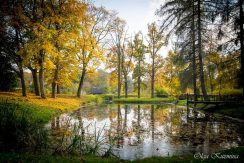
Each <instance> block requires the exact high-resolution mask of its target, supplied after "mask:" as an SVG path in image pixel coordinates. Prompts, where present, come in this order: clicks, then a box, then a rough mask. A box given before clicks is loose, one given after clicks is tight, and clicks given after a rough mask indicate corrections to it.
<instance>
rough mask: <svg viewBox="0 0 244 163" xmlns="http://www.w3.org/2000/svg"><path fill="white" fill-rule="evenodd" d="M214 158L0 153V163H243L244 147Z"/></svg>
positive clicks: (222, 152) (221, 153)
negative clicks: (120, 157) (137, 158)
mask: <svg viewBox="0 0 244 163" xmlns="http://www.w3.org/2000/svg"><path fill="white" fill-rule="evenodd" d="M217 153H219V154H218V156H220V157H216V155H215V154H210V155H208V158H204V159H201V158H199V157H194V155H188V156H172V157H150V158H145V159H141V160H135V161H127V160H119V159H117V158H102V157H95V156H81V157H70V156H51V155H32V154H19V153H18V154H17V153H0V162H39V163H42V162H43V163H44V162H71V163H76V162H86V163H97V162H99V163H119V162H125V163H162V162H166V163H167V162H169V163H171V162H185V163H188V162H193V163H199V162H204V163H209V162H210V163H211V162H213V163H225V162H226V163H228V162H244V147H237V148H232V149H228V150H223V151H220V152H217ZM227 155H235V156H238V158H237V159H228V158H226V157H228V156H227Z"/></svg>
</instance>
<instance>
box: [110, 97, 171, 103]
mask: <svg viewBox="0 0 244 163" xmlns="http://www.w3.org/2000/svg"><path fill="white" fill-rule="evenodd" d="M114 102H119V103H152V104H155V103H156V104H157V103H161V102H174V100H173V99H170V98H158V97H157V98H148V97H142V98H136V97H130V98H120V99H117V98H116V99H114Z"/></svg>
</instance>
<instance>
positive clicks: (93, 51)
mask: <svg viewBox="0 0 244 163" xmlns="http://www.w3.org/2000/svg"><path fill="white" fill-rule="evenodd" d="M88 14H89V17H88V18H87V19H84V20H83V21H82V26H83V29H82V32H81V33H82V38H81V41H80V45H79V48H80V49H81V50H80V52H79V53H78V54H77V57H78V60H79V63H80V68H81V75H80V81H79V86H78V90H77V97H80V95H81V90H82V86H83V82H84V79H85V75H86V74H87V72H88V71H89V69H90V68H94V67H95V66H97V65H99V62H100V61H101V60H102V59H103V55H102V54H103V52H102V50H101V47H103V46H105V44H106V43H107V42H106V41H104V40H105V39H106V37H107V35H108V34H109V32H110V31H111V29H112V24H113V21H114V17H115V13H113V12H109V11H107V10H106V9H105V8H103V7H95V6H93V5H92V4H90V5H89V8H88Z"/></svg>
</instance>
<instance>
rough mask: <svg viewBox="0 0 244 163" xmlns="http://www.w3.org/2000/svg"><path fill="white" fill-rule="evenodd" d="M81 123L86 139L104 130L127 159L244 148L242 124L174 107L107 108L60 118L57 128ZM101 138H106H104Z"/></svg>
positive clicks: (116, 148)
mask: <svg viewBox="0 0 244 163" xmlns="http://www.w3.org/2000/svg"><path fill="white" fill-rule="evenodd" d="M68 120H70V127H72V125H74V124H79V125H80V126H81V130H83V133H85V134H86V135H92V134H94V132H99V131H102V135H103V138H104V137H105V138H106V139H107V142H109V139H112V138H116V139H114V141H113V143H114V145H113V152H114V153H115V154H116V155H117V156H119V157H120V158H122V159H127V160H134V159H139V158H145V157H150V156H172V155H183V154H190V153H196V152H203V153H205V154H209V153H213V152H215V151H218V150H221V149H226V148H230V147H236V146H241V145H243V135H244V133H243V128H244V127H243V123H239V122H235V121H232V120H229V119H224V118H223V117H220V116H218V117H216V116H214V115H212V114H204V113H203V112H199V111H197V112H196V111H193V110H192V109H190V110H187V109H186V108H184V107H177V106H175V105H160V106H156V105H117V104H116V105H115V104H113V105H104V106H96V107H87V108H82V109H80V110H77V111H75V112H73V113H71V114H63V115H61V116H60V117H56V118H54V119H53V121H52V122H51V124H50V127H51V128H52V129H57V128H62V127H63V128H64V126H65V125H66V124H67V121H68ZM101 138H102V137H101Z"/></svg>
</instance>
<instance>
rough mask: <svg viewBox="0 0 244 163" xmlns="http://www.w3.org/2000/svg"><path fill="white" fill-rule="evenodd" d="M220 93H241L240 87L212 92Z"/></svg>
mask: <svg viewBox="0 0 244 163" xmlns="http://www.w3.org/2000/svg"><path fill="white" fill-rule="evenodd" d="M219 93H220V94H221V95H242V89H221V90H220V92H219V90H215V91H214V92H213V94H219Z"/></svg>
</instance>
